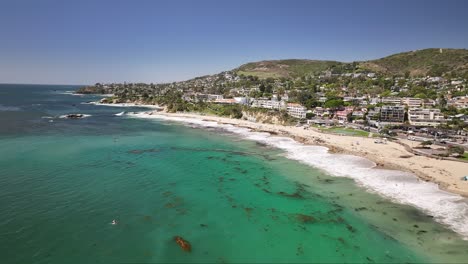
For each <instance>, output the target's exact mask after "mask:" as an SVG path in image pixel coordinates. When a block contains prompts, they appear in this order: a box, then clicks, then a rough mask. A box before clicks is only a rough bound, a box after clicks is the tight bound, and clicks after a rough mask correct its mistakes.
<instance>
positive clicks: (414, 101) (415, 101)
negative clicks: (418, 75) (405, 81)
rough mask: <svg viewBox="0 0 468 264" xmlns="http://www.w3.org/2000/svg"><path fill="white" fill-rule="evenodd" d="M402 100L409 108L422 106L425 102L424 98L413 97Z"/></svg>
mask: <svg viewBox="0 0 468 264" xmlns="http://www.w3.org/2000/svg"><path fill="white" fill-rule="evenodd" d="M401 101H402V103H403V104H404V105H407V106H408V107H409V108H417V107H421V106H422V104H423V103H424V102H423V100H422V99H419V98H412V97H404V98H402V99H401Z"/></svg>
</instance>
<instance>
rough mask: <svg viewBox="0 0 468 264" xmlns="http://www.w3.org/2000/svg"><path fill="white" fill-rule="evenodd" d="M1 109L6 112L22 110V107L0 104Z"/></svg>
mask: <svg viewBox="0 0 468 264" xmlns="http://www.w3.org/2000/svg"><path fill="white" fill-rule="evenodd" d="M0 111H5V112H13V111H21V108H19V107H17V106H6V105H1V104H0Z"/></svg>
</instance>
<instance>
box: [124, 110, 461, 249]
mask: <svg viewBox="0 0 468 264" xmlns="http://www.w3.org/2000/svg"><path fill="white" fill-rule="evenodd" d="M127 116H129V117H135V118H144V119H158V120H166V121H175V122H182V123H188V124H195V125H198V126H200V127H214V128H222V129H225V130H226V131H229V132H231V133H235V134H237V135H240V136H242V137H243V138H245V139H248V140H253V141H259V142H262V143H265V144H268V145H270V146H273V147H276V148H279V149H281V150H284V151H285V152H286V157H287V158H289V159H292V160H296V161H299V162H301V163H304V164H307V165H309V166H312V167H315V168H319V169H322V170H324V171H325V172H327V173H329V174H331V175H332V176H337V177H347V178H351V179H353V180H354V181H355V182H356V183H357V184H358V185H359V186H362V187H364V188H365V189H366V190H368V191H371V192H374V193H377V194H380V195H382V196H383V197H386V198H388V199H390V200H392V201H395V202H397V203H400V204H406V205H411V206H414V207H416V208H418V209H420V210H422V211H423V212H425V213H426V214H429V215H432V216H434V220H436V221H437V222H439V223H441V224H444V225H445V226H447V227H449V228H450V229H452V230H453V231H455V232H457V233H458V234H460V235H461V236H462V237H463V239H465V240H468V221H467V219H468V199H466V198H464V197H462V196H460V195H457V194H452V193H449V192H446V191H444V190H441V189H440V188H439V186H438V185H437V184H435V183H432V182H424V181H421V180H419V178H418V177H417V176H416V175H414V174H412V173H409V172H403V171H398V170H388V169H381V168H377V167H376V164H375V163H374V162H372V161H370V160H368V159H366V158H363V157H359V156H353V155H346V154H332V153H329V152H328V148H326V147H322V146H313V145H305V144H303V143H299V142H297V141H295V140H293V139H291V138H288V137H281V136H273V135H271V134H270V133H267V132H254V131H252V130H251V129H248V128H243V127H236V126H234V125H230V124H219V123H218V122H215V121H203V120H200V119H196V118H188V117H176V116H168V115H161V114H157V113H153V114H151V115H149V114H146V113H144V112H141V113H136V114H127Z"/></svg>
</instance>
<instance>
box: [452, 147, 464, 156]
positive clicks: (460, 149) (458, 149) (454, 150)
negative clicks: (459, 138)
mask: <svg viewBox="0 0 468 264" xmlns="http://www.w3.org/2000/svg"><path fill="white" fill-rule="evenodd" d="M448 153H449V155H452V154H459V155H463V153H465V149H464V148H463V147H460V146H453V145H452V146H449V147H448Z"/></svg>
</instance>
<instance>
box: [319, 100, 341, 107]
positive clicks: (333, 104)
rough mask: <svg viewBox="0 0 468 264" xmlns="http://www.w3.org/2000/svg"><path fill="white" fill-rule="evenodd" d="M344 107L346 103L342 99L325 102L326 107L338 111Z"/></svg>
mask: <svg viewBox="0 0 468 264" xmlns="http://www.w3.org/2000/svg"><path fill="white" fill-rule="evenodd" d="M343 105H344V102H343V100H341V99H329V100H327V101H326V102H325V104H324V107H326V108H333V109H336V108H339V107H342V106H343Z"/></svg>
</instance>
